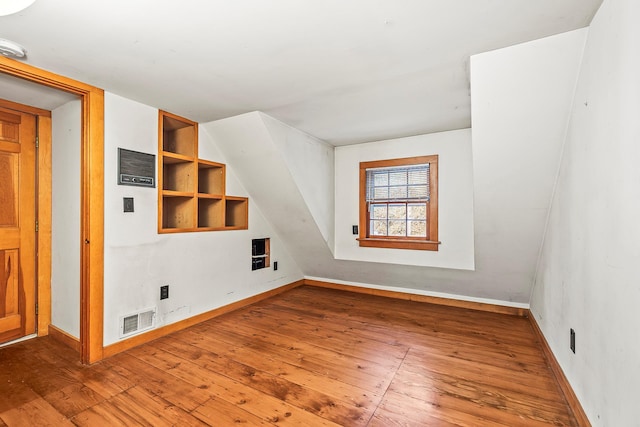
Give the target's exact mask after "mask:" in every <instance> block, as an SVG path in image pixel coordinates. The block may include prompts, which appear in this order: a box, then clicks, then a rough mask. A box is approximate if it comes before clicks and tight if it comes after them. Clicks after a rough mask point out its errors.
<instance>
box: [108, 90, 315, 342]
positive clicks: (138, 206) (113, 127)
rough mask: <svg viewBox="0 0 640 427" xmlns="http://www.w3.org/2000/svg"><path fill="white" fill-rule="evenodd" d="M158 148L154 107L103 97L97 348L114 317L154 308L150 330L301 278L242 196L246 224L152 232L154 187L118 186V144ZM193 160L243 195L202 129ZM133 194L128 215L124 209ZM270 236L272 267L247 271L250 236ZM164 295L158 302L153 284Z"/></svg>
mask: <svg viewBox="0 0 640 427" xmlns="http://www.w3.org/2000/svg"><path fill="white" fill-rule="evenodd" d="M119 147H120V148H126V149H129V150H135V151H140V152H145V153H151V154H156V155H157V153H158V110H157V109H155V108H152V107H149V106H146V105H143V104H140V103H137V102H134V101H131V100H128V99H125V98H122V97H120V96H117V95H114V94H111V93H106V94H105V260H104V264H105V268H104V279H105V282H104V307H105V309H104V345H109V344H112V343H114V342H116V341H117V340H118V339H119V338H118V319H119V317H120V316H123V315H128V314H131V313H135V312H137V311H139V310H142V309H146V308H150V307H157V309H158V317H157V319H156V327H159V326H162V325H166V324H170V323H174V322H176V321H179V320H183V319H185V318H188V317H191V316H194V315H197V314H200V313H203V312H206V311H209V310H212V309H215V308H217V307H220V306H224V305H227V304H230V303H232V302H235V301H238V300H242V299H245V298H248V297H250V296H253V295H256V294H258V293H261V292H264V291H268V290H271V289H274V288H277V287H279V286H282V285H285V284H288V283H291V282H294V281H296V280H299V279H301V278H302V277H303V275H302V272H301V271H300V270H299V269H298V267H297V265H296V263H295V262H294V261H293V259H292V258H291V257H290V256H289V254H288V253H287V251H286V250H285V248H284V246H283V245H282V242H281V239H280V238H279V237H278V235H277V234H276V233H275V231H274V230H273V228H272V227H271V226H270V225H269V223H268V222H267V221H266V220H265V219H264V217H263V216H262V214H261V212H260V210H259V209H257V207H256V204H255V203H253V201H252V200H251V198H250V199H249V229H248V230H233V231H217V232H195V233H172V234H158V232H157V200H158V199H157V197H158V190H157V188H142V187H133V186H123V185H117V175H116V174H117V151H118V150H117V149H118V148H119ZM199 150H200V154H199V157H200V158H203V159H207V160H213V161H217V162H221V163H225V164H226V165H227V168H226V169H227V194H229V195H235V196H247V195H248V194H247V192H246V190H245V189H244V187H243V185H242V184H241V183H240V182H239V181H238V180H237V179H236V177H235V174H234V166H233V164H230V163H229V162H227V160H226V158H225V157H224V156H223V154H222V153H221V152H220V151H219V150H218V148H217V147H216V145H215V143H214V142H213V140H212V139H211V138H210V137H209V135H208V134H207V132H206V131H204V130H203V129H202V128H200V139H199ZM123 197H133V198H134V207H135V212H133V213H124V212H123V200H122V199H123ZM261 237H270V238H271V257H272V260H277V261H278V270H277V271H274V270H273V269H271V268H269V269H264V270H256V271H251V239H253V238H261ZM162 285H169V299H166V300H162V301H160V286H162Z"/></svg>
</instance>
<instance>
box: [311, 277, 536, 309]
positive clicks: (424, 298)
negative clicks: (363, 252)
mask: <svg viewBox="0 0 640 427" xmlns="http://www.w3.org/2000/svg"><path fill="white" fill-rule="evenodd" d="M304 284H305V285H309V286H316V287H320V288H329V289H337V290H341V291H347V292H355V293H360V294H367V295H376V296H381V297H386V298H395V299H401V300H407V301H417V302H426V303H429V304H438V305H445V306H448V307H458V308H468V309H471V310H478V311H486V312H489V313H499V314H508V315H511V316H518V317H526V316H527V315H528V313H529V310H527V309H526V308H518V307H508V306H504V305H498V304H488V303H484V302H475V301H462V300H457V299H452V298H443V297H434V296H429V295H417V294H410V293H406V292H399V291H388V290H382V289H372V288H365V287H362V286H351V285H342V284H338V283H331V282H325V281H320V280H313V279H304Z"/></svg>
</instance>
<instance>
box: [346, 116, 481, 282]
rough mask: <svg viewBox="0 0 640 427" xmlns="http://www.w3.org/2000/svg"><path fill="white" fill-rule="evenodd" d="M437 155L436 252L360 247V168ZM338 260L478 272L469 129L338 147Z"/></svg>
mask: <svg viewBox="0 0 640 427" xmlns="http://www.w3.org/2000/svg"><path fill="white" fill-rule="evenodd" d="M433 154H437V155H438V239H439V240H440V241H441V242H442V244H441V245H440V246H439V248H438V251H421V250H397V249H383V248H366V247H360V246H359V245H358V241H357V240H356V237H358V236H354V235H353V234H352V225H358V223H359V215H360V214H359V212H360V202H359V199H360V197H359V191H360V184H359V183H360V175H359V173H360V162H366V161H371V160H386V159H398V158H405V157H414V156H428V155H433ZM335 158H336V160H335V162H336V168H335V169H336V178H335V181H336V183H337V185H336V187H335V200H336V201H335V205H336V207H335V218H336V227H335V235H336V248H335V256H336V258H337V259H343V260H351V261H367V262H384V263H389V264H406V265H417V266H427V267H441V268H454V269H462V270H473V269H474V248H473V164H472V157H471V129H463V130H457V131H451V132H441V133H433V134H429V135H419V136H412V137H408V138H399V139H391V140H386V141H377V142H370V143H366V144H355V145H348V146H342V147H336V154H335Z"/></svg>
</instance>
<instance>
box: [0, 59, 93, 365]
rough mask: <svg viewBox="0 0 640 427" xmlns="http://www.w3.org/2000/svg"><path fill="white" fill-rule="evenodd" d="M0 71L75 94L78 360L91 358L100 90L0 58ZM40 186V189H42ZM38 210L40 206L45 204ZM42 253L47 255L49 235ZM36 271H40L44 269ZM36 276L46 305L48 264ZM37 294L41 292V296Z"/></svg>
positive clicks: (41, 301) (91, 361)
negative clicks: (78, 108) (78, 125)
mask: <svg viewBox="0 0 640 427" xmlns="http://www.w3.org/2000/svg"><path fill="white" fill-rule="evenodd" d="M0 73H5V74H8V75H11V76H14V77H19V78H21V79H24V80H28V81H31V82H34V83H38V84H42V85H44V86H48V87H52V88H55V89H59V90H63V91H65V92H69V93H73V94H76V95H78V96H79V97H80V100H81V103H82V131H81V147H82V148H81V181H82V182H81V235H80V237H81V242H80V245H81V260H80V265H81V274H80V347H81V352H80V354H81V356H80V359H81V361H82V363H93V362H97V361H98V360H101V359H102V357H103V312H104V305H103V304H104V296H103V292H104V91H103V90H102V89H99V88H96V87H94V86H90V85H87V84H85V83H81V82H78V81H76V80H73V79H70V78H67V77H63V76H60V75H57V74H54V73H51V72H49V71H45V70H41V69H39V68H36V67H33V66H31V65H27V64H24V63H22V62H18V61H15V60H12V59H9V58H5V57H0ZM49 162H50V160H49ZM49 173H50V170H49ZM44 179H45V174H41V176H40V177H39V183H38V184H39V185H43V184H44V185H45V186H46V184H45V183H44V182H43V180H44ZM49 179H50V177H49ZM49 185H50V184H49ZM40 188H41V189H43V187H40ZM49 197H50V196H49ZM42 208H45V209H46V206H44V207H42ZM40 214H41V215H44V216H48V217H49V218H50V216H51V208H50V204H49V207H48V212H42V211H41V212H40ZM41 240H46V239H41ZM46 246H47V244H44V246H39V248H38V250H39V253H41V254H43V253H46V251H47V247H46ZM48 253H49V254H50V253H51V240H50V239H49V241H48ZM41 262H42V261H41V260H39V261H38V268H39V269H40V268H41V267H43V270H46V266H42V265H41ZM42 274H46V271H45V273H42ZM39 279H44V280H43V282H40V280H39V282H38V304H39V305H40V303H48V304H49V306H50V301H51V299H50V298H51V295H50V293H51V288H50V286H51V275H50V264H49V276H48V277H42V275H39ZM47 292H48V294H49V295H48V298H49V299H48V302H47V301H46V293H47ZM43 294H45V296H44V298H43V299H42V300H41V299H40V298H41V296H42V295H43ZM43 305H44V304H43Z"/></svg>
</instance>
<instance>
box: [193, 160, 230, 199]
mask: <svg viewBox="0 0 640 427" xmlns="http://www.w3.org/2000/svg"><path fill="white" fill-rule="evenodd" d="M224 181H225V167H224V165H223V164H222V163H214V162H208V161H205V160H198V193H200V194H215V195H219V196H222V195H224V189H225V182H224Z"/></svg>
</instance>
